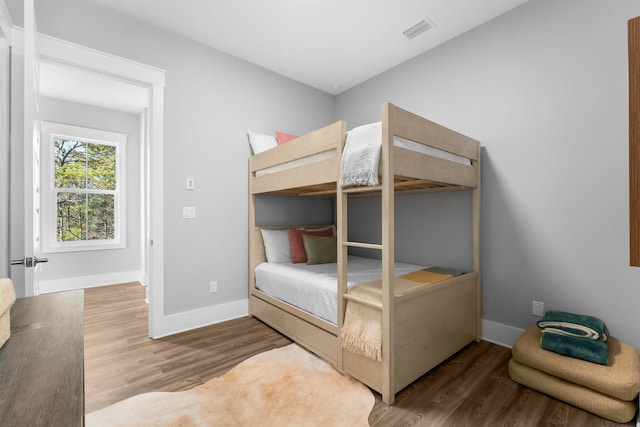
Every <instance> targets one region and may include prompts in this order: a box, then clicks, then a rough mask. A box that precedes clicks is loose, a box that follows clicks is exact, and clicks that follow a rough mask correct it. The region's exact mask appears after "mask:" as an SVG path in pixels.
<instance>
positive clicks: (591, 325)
mask: <svg viewBox="0 0 640 427" xmlns="http://www.w3.org/2000/svg"><path fill="white" fill-rule="evenodd" d="M538 327H539V328H540V329H542V331H543V332H552V333H556V334H560V335H567V336H572V337H578V338H586V339H590V340H597V341H607V339H608V337H609V330H608V329H607V325H605V324H604V322H603V321H602V320H600V319H598V318H597V317H593V316H588V315H586V314H574V313H567V312H564V311H554V310H549V311H547V312H546V313H545V314H544V317H543V318H542V320H540V321H538Z"/></svg>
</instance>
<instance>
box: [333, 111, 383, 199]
mask: <svg viewBox="0 0 640 427" xmlns="http://www.w3.org/2000/svg"><path fill="white" fill-rule="evenodd" d="M381 147H382V123H381V122H377V123H371V124H368V125H364V126H359V127H357V128H354V129H353V130H351V131H349V133H348V135H347V141H346V143H345V147H344V150H343V153H342V165H341V169H342V185H344V186H345V187H348V186H351V185H378V164H379V162H380V151H381Z"/></svg>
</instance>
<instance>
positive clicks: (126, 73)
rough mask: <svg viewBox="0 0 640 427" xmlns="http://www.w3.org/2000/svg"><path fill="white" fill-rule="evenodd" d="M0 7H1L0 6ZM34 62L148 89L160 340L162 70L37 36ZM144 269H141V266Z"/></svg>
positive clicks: (154, 308) (153, 293)
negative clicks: (104, 76) (62, 66)
mask: <svg viewBox="0 0 640 427" xmlns="http://www.w3.org/2000/svg"><path fill="white" fill-rule="evenodd" d="M0 3H1V2H0ZM22 37H23V34H22V30H21V29H17V28H13V34H12V39H13V40H14V41H16V39H18V38H22ZM37 44H38V50H39V53H40V57H41V58H42V59H46V60H49V61H54V62H58V63H62V64H66V65H69V66H72V67H77V68H82V69H86V70H89V71H92V72H97V73H102V74H105V75H108V76H111V77H114V78H117V79H121V80H124V81H127V82H129V83H132V84H135V85H139V86H142V87H145V88H147V89H148V92H149V104H148V109H147V113H146V114H143V115H142V116H141V117H142V120H145V123H144V127H145V128H146V130H147V131H146V132H145V133H144V138H143V141H142V142H143V145H144V146H145V147H146V153H145V157H144V158H145V159H146V165H145V169H146V170H147V172H146V173H145V175H146V178H147V179H146V180H145V184H144V186H145V191H144V193H145V197H144V199H145V200H146V202H145V203H144V205H145V206H146V207H147V209H146V223H147V228H148V233H147V234H146V236H145V245H144V247H143V251H145V252H146V257H147V259H148V266H149V269H148V271H147V274H148V286H149V287H148V289H149V292H148V303H149V336H150V337H151V338H156V337H158V336H161V335H163V332H162V330H163V327H162V325H163V321H164V269H163V260H164V191H163V188H164V179H163V175H164V85H165V71H164V70H161V69H159V68H156V67H152V66H148V65H145V64H142V63H139V62H135V61H131V60H129V59H126V58H121V57H118V56H115V55H111V54H108V53H104V52H101V51H98V50H95V49H91V48H88V47H85V46H81V45H78V44H75V43H71V42H68V41H65V40H61V39H57V38H55V37H51V36H46V35H43V34H39V35H38V38H37ZM143 267H144V266H143Z"/></svg>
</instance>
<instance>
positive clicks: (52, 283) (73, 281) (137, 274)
mask: <svg viewBox="0 0 640 427" xmlns="http://www.w3.org/2000/svg"><path fill="white" fill-rule="evenodd" d="M143 276H144V273H143V272H142V271H121V272H117V273H107V274H97V275H93V276H78V277H69V278H66V279H54V280H41V281H40V289H39V292H40V293H41V294H48V293H51V292H62V291H71V290H74V289H87V288H95V287H98V286H105V285H113V284H116V283H127V282H139V281H141V280H142V278H143Z"/></svg>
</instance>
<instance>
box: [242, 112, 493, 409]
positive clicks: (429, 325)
mask: <svg viewBox="0 0 640 427" xmlns="http://www.w3.org/2000/svg"><path fill="white" fill-rule="evenodd" d="M382 132H383V134H382V153H381V160H380V169H379V171H380V172H379V173H380V175H381V177H382V181H381V182H382V183H381V185H378V186H375V187H351V188H343V187H342V185H340V165H341V156H342V149H343V148H344V143H345V139H346V123H345V122H344V121H338V122H336V123H334V124H332V125H329V126H327V127H325V128H322V129H318V130H316V131H314V132H311V133H309V134H307V135H304V136H302V137H300V138H298V139H296V140H293V141H290V142H289V143H287V144H284V145H281V146H278V147H276V148H273V149H271V150H268V151H266V152H263V153H260V154H258V155H255V156H252V157H251V159H250V165H249V169H250V173H249V175H250V177H249V301H250V307H249V311H250V314H251V315H252V316H255V317H257V318H258V319H260V320H262V321H263V322H265V323H267V324H268V325H270V326H272V327H273V328H275V329H276V330H278V331H280V332H281V333H283V334H285V335H287V336H288V337H290V338H292V339H293V340H294V341H296V342H298V343H299V344H300V345H302V346H304V347H306V348H307V349H309V350H310V351H312V352H314V353H316V354H317V355H319V356H321V357H322V358H324V359H325V360H327V361H328V362H330V363H332V364H333V365H335V366H336V367H337V368H338V369H340V370H342V371H343V372H346V373H348V374H350V375H351V376H353V377H354V378H356V379H358V380H360V381H361V382H363V383H364V384H366V385H367V386H369V387H370V388H372V389H374V390H376V391H378V392H379V393H381V395H382V400H383V401H384V402H385V403H387V404H393V402H394V399H395V394H396V393H397V392H399V391H400V390H402V389H403V388H404V387H406V386H407V385H409V384H410V383H412V382H413V381H415V380H416V379H417V378H419V377H420V376H422V375H423V374H424V373H426V372H427V371H429V370H430V369H432V368H433V367H435V366H436V365H438V364H439V363H441V362H442V361H444V360H445V359H447V358H448V357H450V356H451V355H453V354H454V353H456V352H457V351H459V350H461V349H462V348H463V347H465V346H466V345H467V344H469V343H471V342H472V341H474V340H475V341H478V340H480V336H481V335H480V334H481V330H480V316H481V295H480V143H479V142H478V141H476V140H473V139H471V138H468V137H466V136H464V135H461V134H459V133H457V132H454V131H452V130H450V129H447V128H445V127H443V126H440V125H438V124H436V123H434V122H431V121H429V120H427V119H424V118H422V117H420V116H417V115H415V114H413V113H410V112H408V111H405V110H403V109H401V108H398V107H396V106H394V105H392V104H388V103H387V104H383V106H382ZM394 136H398V137H401V138H405V139H408V140H411V141H415V142H418V143H421V144H424V145H427V146H431V147H434V148H438V149H440V150H444V151H447V152H450V153H454V154H457V155H460V156H463V157H465V158H468V159H470V160H471V166H468V165H462V164H458V163H455V162H452V161H448V160H444V159H441V158H437V157H433V156H430V155H426V154H420V153H417V152H414V151H410V150H407V149H403V148H400V147H395V146H394V145H393V139H394ZM325 151H330V152H335V156H334V157H332V158H330V159H326V160H322V161H319V162H316V163H312V164H310V165H307V166H302V167H297V168H293V169H289V170H285V171H281V172H275V173H272V174H267V175H262V176H256V172H257V171H260V170H262V169H265V168H268V167H272V166H275V165H279V164H281V163H285V162H289V161H292V160H295V159H299V158H302V157H305V156H309V155H312V154H315V153H321V152H325ZM465 188H469V189H471V191H472V209H473V216H472V222H473V224H472V230H473V231H472V233H473V236H472V240H473V271H472V272H469V273H466V274H464V275H462V276H459V277H456V278H453V279H449V280H446V281H443V282H439V283H436V284H434V285H430V286H427V287H422V288H419V289H418V290H416V291H414V292H412V293H409V294H407V295H404V296H402V297H397V296H395V295H394V194H395V193H399V192H428V191H444V190H459V189H465ZM371 192H375V193H377V194H381V199H382V244H381V245H378V244H370V243H359V242H349V241H347V202H348V197H349V195H350V194H361V193H371ZM258 194H288V195H298V196H325V197H326V196H333V197H335V206H336V221H335V223H336V227H337V241H338V248H337V250H338V259H337V268H338V281H337V295H338V301H337V304H338V320H337V324H333V323H331V322H328V321H326V320H324V319H321V318H319V317H316V316H314V315H312V314H310V313H308V312H306V311H304V310H301V309H299V308H297V307H294V306H293V305H290V304H288V303H286V302H283V301H281V300H278V299H277V298H274V297H272V296H270V295H268V294H266V293H264V292H262V291H260V290H259V289H257V288H256V286H255V268H256V266H258V265H259V264H260V263H262V262H265V261H266V255H265V250H264V244H263V241H262V236H261V233H260V229H259V228H258V227H256V224H255V196H256V195H258ZM349 247H363V248H370V249H378V250H380V251H381V252H382V304H381V305H377V304H373V305H372V304H371V303H369V302H366V301H358V299H357V298H355V297H353V296H351V295H349V294H347V251H348V248H349ZM347 300H356V301H358V302H360V303H363V304H365V305H369V306H374V307H376V308H377V309H379V310H381V312H382V342H383V346H382V362H377V361H375V360H373V359H369V358H366V357H363V356H359V355H356V354H354V353H351V352H350V351H348V350H345V349H343V348H342V342H341V333H340V331H341V328H342V325H343V322H344V315H345V307H346V304H347Z"/></svg>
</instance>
